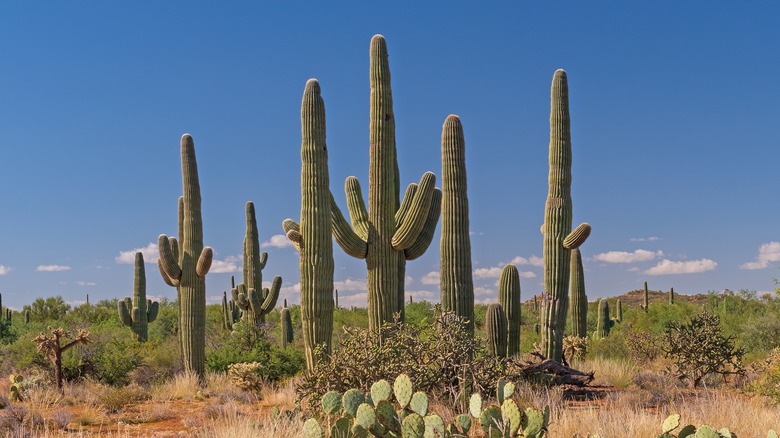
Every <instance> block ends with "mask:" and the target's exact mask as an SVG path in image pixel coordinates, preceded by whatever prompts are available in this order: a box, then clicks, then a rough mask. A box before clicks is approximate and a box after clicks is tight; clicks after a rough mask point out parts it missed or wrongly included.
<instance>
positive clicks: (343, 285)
mask: <svg viewBox="0 0 780 438" xmlns="http://www.w3.org/2000/svg"><path fill="white" fill-rule="evenodd" d="M299 288H300V286H299ZM333 288H335V289H338V290H339V291H356V290H359V291H365V290H368V286H367V284H366V281H365V280H355V279H352V278H347V279H346V280H339V281H334V282H333ZM339 300H341V297H339ZM339 304H340V303H339Z"/></svg>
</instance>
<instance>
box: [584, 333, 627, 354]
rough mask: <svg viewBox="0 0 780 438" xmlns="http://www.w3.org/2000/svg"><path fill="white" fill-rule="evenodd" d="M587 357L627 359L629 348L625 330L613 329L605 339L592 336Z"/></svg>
mask: <svg viewBox="0 0 780 438" xmlns="http://www.w3.org/2000/svg"><path fill="white" fill-rule="evenodd" d="M587 357H589V358H596V357H599V358H603V359H625V358H627V357H628V348H626V343H625V332H621V331H617V330H616V331H612V332H610V334H609V336H607V337H606V338H603V339H598V338H591V339H590V340H589V341H588V351H587Z"/></svg>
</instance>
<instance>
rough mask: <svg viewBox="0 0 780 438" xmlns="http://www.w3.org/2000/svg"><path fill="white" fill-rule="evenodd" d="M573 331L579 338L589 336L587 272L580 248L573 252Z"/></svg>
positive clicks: (571, 298) (571, 296)
mask: <svg viewBox="0 0 780 438" xmlns="http://www.w3.org/2000/svg"><path fill="white" fill-rule="evenodd" d="M569 299H570V300H571V306H570V308H569V313H571V330H572V334H573V335H574V336H576V337H578V338H585V337H587V336H588V296H587V295H585V272H584V270H583V268H582V254H580V250H579V248H574V249H572V250H571V289H570V290H569Z"/></svg>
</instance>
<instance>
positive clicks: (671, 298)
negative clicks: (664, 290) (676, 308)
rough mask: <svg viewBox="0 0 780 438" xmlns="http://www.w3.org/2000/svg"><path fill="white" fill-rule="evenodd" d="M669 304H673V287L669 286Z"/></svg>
mask: <svg viewBox="0 0 780 438" xmlns="http://www.w3.org/2000/svg"><path fill="white" fill-rule="evenodd" d="M669 305H670V306H673V305H674V288H673V287H670V288H669Z"/></svg>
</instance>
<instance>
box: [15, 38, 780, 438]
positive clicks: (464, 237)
mask: <svg viewBox="0 0 780 438" xmlns="http://www.w3.org/2000/svg"><path fill="white" fill-rule="evenodd" d="M388 59H389V58H388V47H387V42H386V41H385V39H384V38H383V37H382V36H381V35H377V36H375V37H374V38H372V40H371V46H370V78H371V79H370V80H371V84H370V86H371V95H370V136H371V139H370V145H371V146H370V171H369V181H368V187H369V190H368V207H366V204H365V202H364V199H363V195H362V189H361V186H360V183H359V182H358V180H357V179H355V178H349V179H347V181H346V183H345V191H346V201H347V206H348V212H349V221H348V220H347V218H345V217H344V215H343V214H342V212H341V209H340V207H339V206H338V202H337V198H336V197H335V196H334V195H333V194H332V193H331V187H330V181H329V174H328V159H329V157H328V152H329V151H328V149H327V147H326V135H325V134H326V125H325V103H324V101H323V99H322V95H321V88H320V83H319V82H318V81H317V80H315V79H311V80H309V81H308V82H307V83H306V84H305V88H304V92H303V99H302V104H301V131H302V142H301V150H300V154H301V209H300V215H299V219H298V220H293V219H287V220H285V221H284V223H283V224H282V225H281V226H282V228H283V229H284V232H285V234H286V236H287V238H288V239H289V240H290V241H291V242H292V243H293V245H294V246H295V247H296V248H297V250H298V251H299V255H300V259H299V260H300V290H301V292H300V304H289V305H288V303H286V302H284V304H283V305H282V306H279V303H278V301H279V293H280V288H281V284H282V279H281V278H280V277H275V278H274V279H273V281H272V282H270V284H269V286H268V287H264V284H263V276H262V271H263V269H264V268H265V265H266V261H267V258H268V255H267V254H266V253H263V252H261V251H260V245H259V237H258V230H257V224H256V215H255V208H254V204H253V203H252V202H248V203H247V204H246V206H245V207H246V209H245V213H246V229H245V237H244V248H243V275H242V278H241V279H240V282H239V283H236V282H235V279H233V280H232V281H231V284H230V285H229V287H228V285H218V286H217V287H218V288H222V287H224V288H225V289H228V288H229V289H230V293H229V294H228V292H227V290H226V291H225V293H224V294H223V298H222V303H221V304H213V305H207V304H206V276H207V274H208V273H209V270H210V267H211V264H212V260H213V254H214V251H213V249H212V248H211V247H209V246H205V245H204V236H203V229H202V220H201V214H202V212H201V195H200V193H201V192H200V183H201V182H200V180H199V178H198V169H197V162H196V154H195V141H194V139H193V138H192V137H191V136H190V135H188V134H185V135H184V136H182V138H181V142H180V151H181V169H182V196H181V197H180V198H179V199H178V202H177V209H178V220H179V224H178V235H177V236H167V235H165V234H162V235H159V237H158V247H159V255H160V257H159V260H158V270H159V273H160V275H161V276H162V278H163V280H164V281H165V283H167V284H168V285H169V286H171V287H173V288H175V290H176V297H177V298H176V299H175V300H170V301H169V300H161V301H159V302H152V301H151V300H148V299H147V298H146V288H145V275H146V273H145V270H144V263H143V262H144V261H143V257H142V256H141V255H140V253H139V255H137V256H136V265H135V278H134V279H133V280H130V279H128V284H129V283H130V282H131V281H132V282H133V284H134V290H133V297H126V298H120V297H117V300H106V301H100V302H97V303H94V304H91V303H89V302H88V301H87V303H85V304H83V305H80V306H78V307H75V308H74V307H71V306H69V305H68V304H67V303H65V301H64V300H63V299H62V298H61V297H59V296H55V297H40V298H37V299H35V301H33V302H32V303H31V304H29V305H27V306H25V307H24V308H22V309H20V310H12V309H9V308H7V307H6V308H3V309H2V310H3V312H2V315H3V317H4V318H3V320H2V323H1V324H0V373H2V374H3V375H4V376H7V378H5V379H4V380H3V382H4V383H3V384H2V385H0V389H2V393H3V394H4V395H3V396H0V407H1V408H2V409H0V433H3V434H5V435H7V436H60V435H66V436H70V435H75V436H88V435H107V436H154V435H156V436H179V435H191V436H203V437H212V436H213V437H223V436H224V437H228V436H229V437H243V436H247V437H249V436H253V437H255V436H261V437H262V436H268V437H280V436H290V437H293V436H305V437H307V438H308V437H312V438H313V437H317V438H319V437H363V436H382V437H394V436H395V437H398V436H402V437H453V438H456V437H466V436H470V437H478V436H488V437H535V438H536V437H543V436H550V437H588V436H590V437H596V436H600V437H613V436H637V437H645V436H663V437H684V436H697V437H710V436H712V437H733V436H736V435H737V434H738V435H739V436H741V437H744V436H769V437H772V436H777V435H776V433H775V432H774V431H773V428H775V429H776V428H777V426H778V424H777V419H778V408H777V404H778V403H780V348H779V347H778V341H777V340H778V339H780V337H779V336H780V323H778V321H779V320H780V293H775V294H767V295H763V296H760V297H759V296H756V294H755V293H754V292H751V291H739V292H737V293H733V292H730V291H722V292H717V293H716V292H711V293H709V294H706V295H686V294H685V293H684V291H678V292H675V291H674V290H669V291H651V290H650V289H649V287H648V284H647V283H645V284H644V288H643V289H641V290H636V291H630V292H627V293H626V294H624V295H622V296H620V297H610V298H607V297H603V298H601V299H600V300H598V301H596V300H589V299H588V296H587V279H586V278H585V271H584V270H583V266H582V257H581V253H580V251H581V247H582V246H583V245H584V244H585V242H586V240H587V239H588V237H589V236H590V234H591V226H590V225H589V224H587V223H583V224H580V225H579V226H576V227H573V226H572V204H573V201H572V198H571V166H572V150H571V138H570V132H569V131H570V129H569V123H570V112H569V107H568V99H569V90H568V79H567V75H566V72H564V71H563V70H558V71H555V72H554V74H553V81H552V87H551V113H550V155H549V157H550V160H549V163H548V164H549V168H550V173H549V186H548V187H549V191H548V196H547V200H546V204H545V208H544V223H543V224H542V227H541V231H542V233H543V235H544V247H543V253H544V257H543V262H544V272H545V277H544V292H543V293H542V294H541V295H539V296H525V297H522V296H521V285H520V276H519V275H518V271H517V269H516V268H515V267H514V266H512V265H507V266H505V267H504V268H503V271H502V274H501V277H500V280H499V282H498V284H497V290H496V299H495V303H493V304H490V305H480V304H476V303H475V299H474V291H473V284H472V281H471V275H472V263H471V248H470V242H469V227H468V223H469V222H468V215H469V210H468V199H467V196H466V162H465V158H464V157H465V153H464V151H465V144H466V142H465V138H464V134H463V128H462V125H461V122H460V119H459V118H458V117H457V116H455V115H451V116H449V117H447V119H446V120H445V121H444V125H443V128H442V143H441V145H442V169H443V175H442V181H441V182H442V187H441V188H440V189H439V188H437V187H436V186H435V185H436V176H435V175H434V174H433V173H431V172H427V173H425V174H424V175H423V176H422V177H421V179H420V180H419V183H413V184H410V185H409V186H408V187H407V188H406V191H405V193H404V195H403V196H401V190H400V184H399V181H400V178H399V175H398V173H399V166H398V162H397V158H396V157H397V154H396V142H395V119H394V115H393V106H392V92H391V84H390V70H389V68H390V67H389V66H390V63H389V60H388ZM171 204H172V205H173V202H172V203H171ZM440 220H441V222H442V233H441V241H440V251H441V279H442V281H441V299H440V304H431V303H429V302H426V301H418V302H409V303H407V302H406V300H405V299H404V297H405V291H404V278H405V277H404V275H405V269H406V263H407V262H411V261H413V260H415V259H416V258H418V257H420V256H421V255H422V254H423V253H425V251H426V250H427V249H428V248H429V246H430V245H431V244H432V240H433V237H434V231H435V229H436V227H437V224H438V222H439V221H440ZM150 232H151V231H150ZM333 241H335V242H336V243H337V244H338V246H340V247H341V248H342V249H343V250H344V251H345V252H346V253H347V254H348V255H350V256H353V257H356V258H359V259H365V261H366V267H367V270H366V275H367V278H368V282H367V291H366V292H367V296H368V301H367V303H366V304H367V306H366V307H365V308H352V309H345V308H340V307H339V306H338V296H337V294H336V291H335V290H334V287H333V271H334V260H333ZM680 292H682V293H680Z"/></svg>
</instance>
